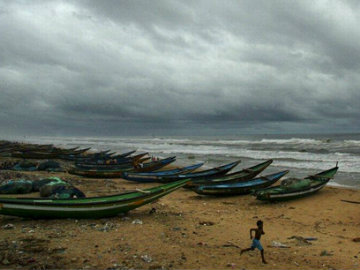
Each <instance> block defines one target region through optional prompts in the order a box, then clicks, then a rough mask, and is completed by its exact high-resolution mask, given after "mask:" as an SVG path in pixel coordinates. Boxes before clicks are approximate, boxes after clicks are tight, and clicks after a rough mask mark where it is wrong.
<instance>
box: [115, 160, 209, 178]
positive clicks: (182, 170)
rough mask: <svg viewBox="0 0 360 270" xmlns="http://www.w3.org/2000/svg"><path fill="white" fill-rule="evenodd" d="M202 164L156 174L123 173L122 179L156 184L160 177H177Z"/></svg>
mask: <svg viewBox="0 0 360 270" xmlns="http://www.w3.org/2000/svg"><path fill="white" fill-rule="evenodd" d="M203 164H204V163H198V164H194V165H190V166H187V167H183V168H176V169H172V170H165V171H157V172H144V173H136V172H124V174H123V177H122V178H123V179H125V180H129V181H136V182H156V180H158V179H159V178H161V177H165V176H171V175H177V174H180V173H189V172H192V171H194V170H196V169H198V168H200V167H201V166H202V165H203Z"/></svg>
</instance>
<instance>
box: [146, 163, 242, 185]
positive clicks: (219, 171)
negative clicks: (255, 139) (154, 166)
mask: <svg viewBox="0 0 360 270" xmlns="http://www.w3.org/2000/svg"><path fill="white" fill-rule="evenodd" d="M239 163H240V160H238V161H235V162H231V163H229V164H225V165H222V166H219V167H215V168H212V169H208V170H204V171H199V172H193V173H184V174H175V175H165V176H158V177H157V179H156V180H154V181H152V182H159V183H168V182H175V181H178V180H181V179H186V178H190V179H192V180H193V179H206V178H211V177H216V176H220V175H224V174H226V173H227V172H228V171H230V170H232V169H233V168H234V167H235V166H237V165H238V164H239Z"/></svg>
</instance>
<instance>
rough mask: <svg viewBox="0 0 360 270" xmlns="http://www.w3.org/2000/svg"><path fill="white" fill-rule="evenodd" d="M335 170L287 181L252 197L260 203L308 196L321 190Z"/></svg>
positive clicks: (259, 191)
mask: <svg viewBox="0 0 360 270" xmlns="http://www.w3.org/2000/svg"><path fill="white" fill-rule="evenodd" d="M337 170H338V167H337V166H335V167H334V168H331V169H329V170H326V171H323V172H321V173H318V174H315V175H311V176H308V177H306V178H304V179H287V180H284V181H283V182H282V183H281V184H280V185H278V186H275V187H269V188H265V189H260V190H257V191H256V192H255V193H254V196H256V199H258V200H262V201H283V200H291V199H296V198H300V197H304V196H308V195H311V194H314V193H315V192H317V191H319V190H320V189H322V188H323V187H324V186H325V185H326V184H327V183H328V182H329V181H330V179H331V178H333V177H334V175H335V174H336V172H337Z"/></svg>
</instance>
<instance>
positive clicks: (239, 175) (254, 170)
mask: <svg viewBox="0 0 360 270" xmlns="http://www.w3.org/2000/svg"><path fill="white" fill-rule="evenodd" d="M272 162H273V160H272V159H269V160H267V161H265V162H262V163H260V164H257V165H255V166H252V167H249V168H246V169H242V170H241V171H237V172H233V173H229V174H225V175H223V176H217V177H212V178H207V179H196V180H195V181H191V182H189V183H188V184H187V185H186V186H185V187H184V188H187V189H194V188H196V187H198V186H203V185H218V184H226V183H232V182H241V181H248V180H250V179H252V178H254V177H255V176H256V175H258V174H259V173H261V172H262V171H263V170H265V169H266V168H267V167H268V166H269V165H270V164H271V163H272Z"/></svg>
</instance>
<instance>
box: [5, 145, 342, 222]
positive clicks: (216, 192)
mask: <svg viewBox="0 0 360 270" xmlns="http://www.w3.org/2000/svg"><path fill="white" fill-rule="evenodd" d="M32 147H33V146H32ZM7 148H9V146H7ZM1 149H2V147H1V144H0V152H1ZM44 149H45V147H44ZM50 149H52V148H50ZM67 150H68V149H67ZM17 151H18V149H17ZM71 151H74V150H71ZM23 152H24V153H26V152H27V151H26V150H25V151H23ZM134 153H135V151H131V152H127V153H124V154H120V155H114V153H110V154H111V155H108V152H105V151H103V152H100V153H99V152H98V153H92V154H90V155H89V156H86V155H84V154H83V153H82V154H79V155H76V158H74V159H73V160H74V161H75V164H74V167H73V168H72V169H71V170H70V172H71V173H73V174H77V175H81V176H86V177H99V178H105V177H111V178H123V179H125V180H128V181H135V182H140V183H149V182H158V183H162V184H161V185H160V186H157V187H152V188H149V189H144V190H140V189H138V190H135V191H129V192H125V193H121V194H115V195H110V196H101V197H88V198H76V199H49V198H0V214H4V215H13V216H21V217H32V218H102V217H110V216H115V215H117V214H119V213H125V212H128V211H129V210H131V209H134V208H137V207H140V206H142V205H144V204H147V203H150V202H152V201H154V200H157V199H159V198H160V197H162V196H165V195H167V194H169V193H171V192H173V191H175V190H177V189H179V188H182V187H184V188H186V189H188V190H192V191H194V192H196V193H198V194H201V195H211V196H224V195H241V194H249V193H250V194H252V195H254V196H255V197H256V198H257V199H259V200H263V201H279V200H289V199H294V198H299V197H304V196H307V195H310V194H313V193H315V192H317V191H319V190H320V189H321V188H322V187H324V186H325V185H326V184H327V183H328V181H329V180H330V179H332V178H333V177H334V175H335V173H336V172H337V170H338V167H337V164H336V166H335V167H333V168H331V169H329V170H326V171H323V172H320V173H318V174H315V175H311V176H308V177H306V178H304V179H286V180H284V181H282V182H281V184H279V185H277V186H272V185H273V184H275V183H276V182H277V181H278V180H280V179H281V178H282V177H283V176H285V175H286V174H287V173H288V171H287V170H285V171H280V172H276V173H273V174H269V175H266V176H258V175H259V174H260V173H261V172H263V171H264V170H265V169H266V168H267V167H268V166H269V165H270V164H271V163H272V162H273V160H267V161H265V162H262V163H260V164H257V165H255V166H252V167H249V168H246V169H242V170H239V171H236V172H232V173H229V172H230V171H231V170H232V169H233V168H235V167H236V166H237V165H238V164H239V163H240V160H238V161H235V162H231V163H229V164H225V165H223V166H219V167H215V168H211V169H206V170H199V169H200V167H201V166H202V165H203V163H198V164H194V165H190V166H185V167H181V168H172V169H168V170H164V169H163V168H164V167H165V166H166V165H168V164H170V163H172V162H174V161H175V160H176V159H175V157H169V158H165V159H160V160H158V159H155V160H149V159H146V160H144V159H145V156H146V154H147V153H146V154H145V153H144V154H139V155H133V154H134ZM159 169H162V170H159Z"/></svg>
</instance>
